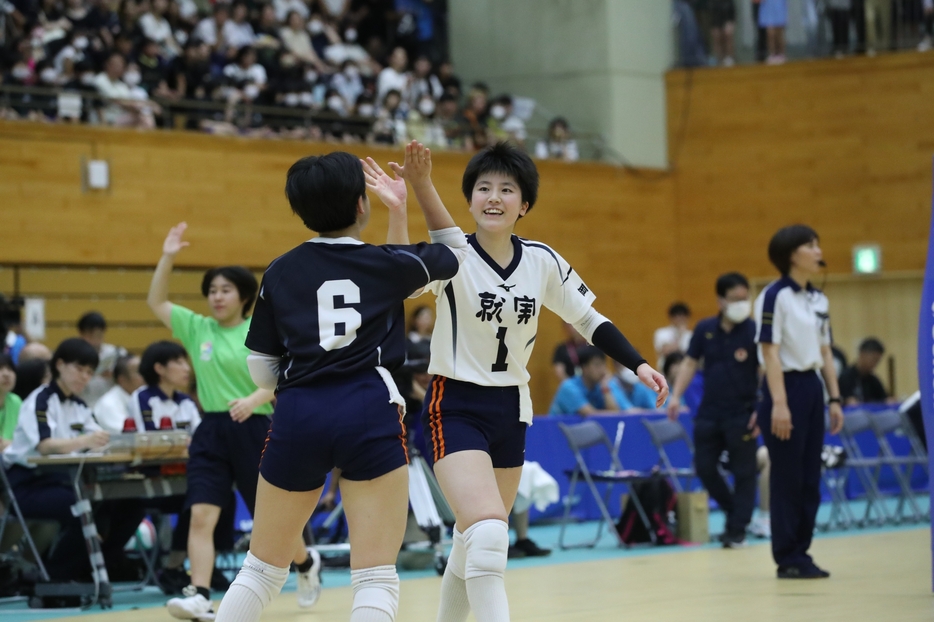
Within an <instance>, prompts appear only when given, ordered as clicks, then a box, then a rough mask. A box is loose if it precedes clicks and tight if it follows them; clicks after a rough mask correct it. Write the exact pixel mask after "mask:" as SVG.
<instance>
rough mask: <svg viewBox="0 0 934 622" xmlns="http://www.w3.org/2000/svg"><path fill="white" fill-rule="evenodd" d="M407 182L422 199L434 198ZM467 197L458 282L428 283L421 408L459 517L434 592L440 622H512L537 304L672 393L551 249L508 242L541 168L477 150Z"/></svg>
mask: <svg viewBox="0 0 934 622" xmlns="http://www.w3.org/2000/svg"><path fill="white" fill-rule="evenodd" d="M426 182H427V183H422V184H414V183H413V190H414V191H415V196H416V197H417V198H418V200H419V202H420V203H422V202H424V201H431V200H436V198H437V194H436V193H435V192H434V188H433V187H431V181H430V179H427V180H426ZM462 190H463V193H464V196H465V197H466V199H467V201H468V204H469V206H470V214H471V215H472V216H473V218H474V220H475V221H476V223H477V232H476V233H474V234H471V235H469V236H467V241H468V244H469V250H468V254H467V258H466V259H465V261H464V263H463V264H462V265H461V269H460V271H459V272H458V273H457V275H456V276H455V277H454V278H452V279H450V280H447V281H437V282H434V283H431V284H429V286H428V289H429V290H431V291H432V292H433V293H434V294H435V295H436V296H437V298H438V300H437V304H438V310H437V321H436V324H435V330H434V333H433V335H432V339H431V364H430V366H429V369H428V371H429V372H430V373H432V374H434V375H435V377H434V379H433V380H432V383H431V387H430V390H429V392H428V395H426V397H425V410H424V411H423V413H422V417H423V420H424V421H425V424H426V430H429V432H430V435H431V441H432V446H433V453H434V456H433V457H434V460H435V467H434V468H435V474H436V475H437V477H438V481H439V483H440V484H441V488H442V490H443V491H444V494H445V496H446V497H447V500H448V501H449V502H450V504H451V507H452V508H453V510H454V514H455V516H456V519H457V522H456V525H455V529H454V548H453V550H452V552H451V556H450V558H449V560H448V565H447V569H446V570H445V573H444V579H443V581H442V584H441V585H442V587H441V606H440V610H439V612H438V620H439V621H443V622H452V621H454V622H461V621H463V620H466V619H467V615H468V613H469V611H470V610H473V613H474V616H475V617H476V619H477V621H478V622H501V621H504V620H508V619H509V605H508V603H507V599H506V589H505V584H504V582H503V572H504V570H505V568H506V553H507V549H508V546H509V536H508V526H507V522H506V521H507V517H508V516H509V512H510V509H511V508H512V504H513V501H514V500H515V497H516V490H517V488H518V485H519V477H520V475H521V473H522V468H521V467H522V463H523V460H524V454H525V432H526V428H527V427H528V425H529V424H530V423H531V422H532V400H531V398H530V396H529V389H528V382H529V373H528V371H527V370H526V364H527V363H528V360H529V356H530V355H531V353H532V347H533V345H534V343H535V336H536V333H537V331H538V319H539V317H540V315H541V311H542V308H543V307H547V308H549V309H551V310H552V311H554V312H555V313H557V314H558V315H559V316H561V318H562V319H563V320H564V321H566V322H568V323H570V324H572V325H574V327H575V328H577V330H578V331H580V333H581V334H582V335H584V337H586V338H587V340H588V341H590V342H591V343H593V344H594V345H595V346H597V347H598V348H599V349H601V350H602V351H603V352H605V353H606V354H607V355H609V356H610V357H612V358H614V359H615V360H617V361H619V362H620V363H622V364H624V365H625V366H626V367H629V368H630V369H632V370H633V371H634V372H635V373H636V374H637V375H638V376H639V379H640V380H641V381H642V382H643V383H645V384H646V385H647V386H648V387H649V388H651V389H653V390H654V391H656V392H657V393H658V400H657V406H661V405H662V404H663V403H664V402H665V399H666V397H667V395H668V385H667V383H666V382H665V378H664V376H663V375H662V374H660V373H658V372H657V371H655V370H654V369H652V367H651V366H649V365H648V364H647V363H646V361H645V359H644V358H643V357H642V356H641V355H640V354H639V353H638V352H637V351H636V349H635V348H634V347H633V346H632V345H631V344H630V343H629V341H628V340H627V339H626V338H625V337H624V336H623V334H622V333H621V332H620V331H619V330H618V329H617V328H616V327H615V326H614V325H613V323H612V322H610V320H608V319H607V318H605V317H603V316H602V315H600V314H599V313H597V311H596V310H594V308H593V307H592V304H593V301H594V298H595V296H594V294H593V292H591V291H590V289H589V288H588V287H587V286H586V285H585V284H584V282H583V281H582V280H581V278H580V277H579V276H578V275H577V273H576V272H575V271H574V270H573V269H572V268H571V267H570V266H569V265H568V263H567V262H566V261H564V259H562V258H561V256H560V255H558V254H557V253H556V252H555V251H553V250H552V249H551V248H549V247H548V246H546V245H544V244H541V243H539V242H533V241H531V240H524V239H522V238H519V237H517V236H515V235H513V229H514V228H515V225H516V221H517V220H518V219H519V218H521V217H522V216H524V215H525V214H527V213H528V211H529V210H530V209H532V207H533V205H534V204H535V199H536V195H537V193H538V171H537V170H536V168H535V164H534V163H533V162H532V160H531V159H530V158H529V156H528V155H526V154H525V153H524V152H522V151H521V150H519V149H518V148H516V147H514V146H512V145H509V144H507V143H499V144H496V145H494V146H492V147H489V148H487V149H484V150H483V151H481V152H480V153H478V154H477V155H476V156H474V157H473V159H472V160H471V161H470V163H469V164H468V165H467V169H466V171H465V172H464V178H463V183H462Z"/></svg>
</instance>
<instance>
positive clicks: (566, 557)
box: [0, 496, 930, 622]
mask: <svg viewBox="0 0 934 622" xmlns="http://www.w3.org/2000/svg"><path fill="white" fill-rule="evenodd" d="M918 502H919V503H920V504H922V505H923V506H924V507H928V505H929V499H928V497H927V496H919V497H918ZM890 503H894V501H890ZM852 509H853V511H854V512H855V513H857V514H861V513H862V511H863V509H864V508H863V502H862V501H853V502H852ZM829 513H830V505H829V504H824V505H823V506H822V507H821V510H820V512H819V514H818V524H821V523H824V522H826V521H827V519H828V517H829ZM723 526H724V516H723V514H722V513H720V512H713V513H711V515H710V533H711V534H712V536H715V535H716V534H719V533H721V532H722V531H723ZM929 528H930V525H929V524H927V523H921V524H919V523H912V524H904V525H897V526H885V527H871V528H864V529H849V530H838V531H830V532H820V531H818V532H817V533H816V534H815V539H822V538H846V537H851V536H859V535H864V534H878V533H885V532H891V531H909V530H928V529H929ZM559 529H560V525H557V524H549V525H539V526H532V527H531V528H530V530H529V537H530V538H532V539H533V540H535V541H536V542H537V543H538V544H539V545H540V546H542V547H547V548H552V549H553V550H552V554H551V555H550V556H548V557H535V558H523V559H510V560H509V569H510V570H511V569H520V568H536V567H543V566H557V565H563V564H576V563H582V562H590V561H599V560H606V559H626V558H633V557H641V556H647V555H678V554H679V553H684V552H686V551H693V550H697V549H698V548H711V549H717V548H720V544H719V543H716V542H711V543H708V544H686V545H679V546H659V547H652V546H635V547H631V548H620V547H618V546H616V539H615V538H614V537H613V535H612V534H610V533H608V532H606V530H604V534H603V537H602V538H601V539H600V541H599V542H598V544H597V545H596V546H595V547H594V548H592V549H570V550H566V551H562V550H559V549H558V548H557V542H558V530H559ZM595 529H596V523H595V522H592V521H586V522H580V523H574V524H572V525H569V526H568V528H567V534H566V539H567V541H568V542H572V543H573V542H577V541H582V540H587V539H590V538H592V537H593V535H594V530H595ZM747 543H748V546H752V547H755V546H764V547H767V546H768V545H769V541H768V540H765V539H756V538H752V537H750V538H749V539H747ZM725 554H729V552H725ZM242 560H243V556H242V555H240V556H238V558H237V559H236V563H237V564H239V563H241V562H242ZM769 572H771V569H769ZM399 576H400V578H401V579H402V581H406V580H411V579H424V578H431V577H437V574H436V573H435V571H434V570H433V569H428V570H400V572H399ZM322 578H323V585H324V589H325V590H328V589H332V588H336V587H347V586H349V585H350V571H349V570H347V569H329V568H325V569H324V572H323V575H322ZM439 586H440V583H439ZM404 589H405V587H404V586H403V590H404ZM294 592H295V575H294V574H292V575H291V576H290V577H289V580H288V582H287V583H286V585H285V588H284V589H283V593H285V594H288V593H294ZM326 595H327V592H326V591H325V597H326ZM218 597H219V595H215V598H216V599H217V598H218ZM167 598H168V597H167V596H165V595H164V594H162V592H161V591H159V590H158V589H157V588H155V587H148V588H146V589H144V590H141V591H131V592H119V593H116V594H114V607H113V609H112V610H111V611H114V612H127V614H128V615H127V616H126V618H125V619H132V613H131V612H133V611H135V610H141V609H151V608H158V607H162V606H164V604H165V601H166V600H167ZM24 607H25V604H24V603H15V604H10V605H4V606H0V616H2V619H3V620H4V621H6V622H20V621H24V622H25V621H29V622H33V621H38V620H47V619H57V618H67V617H73V616H80V615H90V614H99V613H101V609H100V608H99V607H97V606H94V607H92V608H90V609H88V610H87V611H83V612H81V611H75V610H73V609H71V610H54V609H53V610H49V609H45V610H36V611H28V610H24ZM311 611H313V609H312V610H309V612H311ZM166 619H167V620H171V619H172V618H171V617H169V615H168V614H167V613H166Z"/></svg>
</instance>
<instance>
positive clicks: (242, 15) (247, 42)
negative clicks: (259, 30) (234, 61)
mask: <svg viewBox="0 0 934 622" xmlns="http://www.w3.org/2000/svg"><path fill="white" fill-rule="evenodd" d="M247 17H249V10H248V9H247V5H246V3H245V2H237V3H235V4H234V5H233V7H231V9H230V19H229V20H227V22H226V23H225V24H224V41H226V42H227V45H228V46H230V47H231V48H234V49H237V50H239V49H242V48H244V47H252V46H253V43H254V42H255V41H256V33H254V32H253V26H252V25H251V24H250V22H249V21H247Z"/></svg>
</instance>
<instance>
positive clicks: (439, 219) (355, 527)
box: [217, 147, 466, 622]
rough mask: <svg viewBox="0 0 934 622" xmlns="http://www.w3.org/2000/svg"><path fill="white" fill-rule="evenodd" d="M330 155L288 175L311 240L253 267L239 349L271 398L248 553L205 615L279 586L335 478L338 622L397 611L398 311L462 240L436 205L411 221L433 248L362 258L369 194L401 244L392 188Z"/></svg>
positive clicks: (225, 612) (401, 319) (401, 467)
mask: <svg viewBox="0 0 934 622" xmlns="http://www.w3.org/2000/svg"><path fill="white" fill-rule="evenodd" d="M411 154H412V150H411V147H409V148H407V150H406V160H405V162H404V166H402V167H398V166H396V167H395V169H396V170H397V171H398V172H400V173H402V174H403V175H404V176H405V177H406V178H408V179H410V180H412V181H413V183H416V182H417V180H418V179H419V178H420V177H427V174H428V172H427V170H426V169H425V166H424V161H423V160H418V159H414V160H413V159H412V157H411ZM363 164H364V166H365V167H366V172H365V171H364V166H361V162H360V161H359V160H357V158H355V157H354V156H351V155H350V154H348V153H343V152H336V153H331V154H328V155H324V156H320V157H308V158H303V159H301V160H299V161H298V162H296V163H295V164H294V165H293V166H292V168H291V169H289V173H288V177H287V180H286V195H287V196H288V199H289V203H290V204H291V206H292V210H293V211H294V212H295V213H296V214H298V215H299V216H300V217H301V218H302V221H303V222H304V223H305V225H306V226H307V227H308V228H309V229H311V230H313V231H316V232H318V233H319V236H318V237H316V238H313V239H311V240H309V241H308V242H306V243H304V244H302V245H300V246H298V247H296V248H294V249H292V250H291V251H289V252H287V253H285V254H284V255H282V256H281V257H279V258H278V259H276V260H274V261H273V262H272V263H271V264H270V265H269V267H268V268H267V269H266V273H265V275H264V276H263V282H262V285H261V287H260V293H259V299H258V300H257V303H256V309H255V311H254V313H253V319H252V323H251V325H250V332H249V335H248V336H247V340H246V344H247V347H248V348H249V349H250V350H251V352H252V353H251V355H250V357H249V361H248V362H249V365H250V371H251V375H252V377H253V379H254V381H255V382H256V383H257V385H258V386H261V387H266V388H274V387H275V388H276V389H277V395H278V399H277V403H276V408H275V413H274V423H273V425H272V427H271V429H270V432H269V436H268V438H267V442H266V448H265V450H264V452H263V457H262V461H261V464H260V479H259V485H258V487H257V497H256V514H255V517H254V523H253V534H252V539H251V542H250V552H249V554H248V555H247V558H246V561H245V562H244V564H243V567H242V569H241V570H240V573H239V574H238V575H237V578H236V580H235V581H234V582H233V584H232V585H231V587H230V590H229V591H228V592H227V595H226V596H225V598H224V600H223V601H222V603H221V606H220V609H219V610H218V613H217V620H221V621H222V622H234V621H235V622H240V621H243V622H253V621H255V620H258V619H259V617H260V614H261V613H262V611H263V608H264V607H265V606H266V605H267V604H268V603H269V602H270V600H271V599H272V597H273V596H275V594H277V593H278V592H279V590H280V589H281V588H282V585H283V583H284V582H285V580H286V577H287V576H288V566H289V562H290V561H291V556H292V547H291V544H292V543H293V542H294V540H295V537H297V536H298V535H299V534H300V533H301V531H302V528H303V527H304V525H305V523H306V522H307V520H308V517H309V516H310V515H311V513H312V511H313V510H314V509H315V506H316V504H317V502H318V499H319V497H320V496H321V492H322V487H323V485H324V482H325V478H326V476H327V474H328V473H329V472H330V471H331V469H333V468H334V467H337V468H339V469H341V496H342V501H343V505H344V510H345V512H346V515H347V521H348V529H349V535H350V567H351V584H352V586H353V591H354V599H353V608H352V611H351V615H350V619H351V621H352V622H391V621H392V620H394V619H395V615H396V611H397V609H398V600H399V577H398V575H397V574H396V568H395V560H396V556H397V555H398V553H399V549H400V548H401V545H402V537H403V533H404V531H405V523H406V517H407V511H408V471H407V469H406V464H407V462H408V455H407V453H406V448H405V428H404V426H403V423H402V416H403V415H404V412H405V410H404V401H403V400H402V397H401V396H400V395H399V392H398V389H397V388H396V386H395V383H394V382H393V380H392V377H391V376H390V371H391V370H392V369H394V368H396V367H398V366H400V365H401V364H402V363H403V362H404V360H405V312H404V308H403V304H402V303H403V301H404V300H405V299H406V298H408V297H409V296H410V295H411V294H412V293H414V292H416V291H420V290H421V289H422V288H423V287H424V286H426V285H427V284H428V283H429V282H430V281H433V280H437V279H449V278H451V277H452V276H454V275H455V274H456V273H457V270H458V266H459V263H460V259H459V257H460V258H462V257H463V255H464V252H465V247H466V243H465V241H464V234H463V232H462V231H461V230H460V229H458V228H457V227H456V225H455V224H454V221H453V220H452V219H451V217H450V215H449V214H448V213H447V211H446V210H445V209H444V206H443V205H442V204H441V202H440V199H439V200H437V201H434V202H429V203H427V204H425V205H424V207H423V210H424V213H425V220H426V222H427V224H428V227H429V229H430V230H432V231H433V233H434V235H435V237H436V238H438V239H441V240H443V241H445V242H448V243H450V244H451V246H453V247H458V246H459V247H460V249H457V248H449V247H448V246H445V245H444V244H427V243H422V244H417V245H398V246H389V245H387V246H373V245H370V244H365V243H363V242H362V241H361V240H360V234H361V231H362V229H363V228H364V227H365V226H366V224H367V221H368V220H369V216H370V204H369V200H368V199H367V196H366V188H367V186H369V187H370V188H371V189H372V190H373V191H374V192H375V193H377V194H378V195H379V196H380V198H382V199H383V200H384V202H386V203H387V205H389V206H390V219H391V222H390V231H391V232H392V233H393V235H394V236H397V237H405V233H404V232H405V231H406V226H405V193H406V191H405V181H403V180H402V179H401V178H400V177H397V178H396V179H392V178H390V177H389V176H388V175H385V174H384V173H382V171H381V170H379V168H378V167H377V166H376V165H375V162H372V160H371V161H370V162H369V163H363Z"/></svg>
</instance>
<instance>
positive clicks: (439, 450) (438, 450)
mask: <svg viewBox="0 0 934 622" xmlns="http://www.w3.org/2000/svg"><path fill="white" fill-rule="evenodd" d="M446 380H447V378H445V377H444V376H442V377H441V380H440V382H439V383H438V399H437V400H436V401H435V414H434V419H435V425H436V427H437V429H438V443H437V445H436V446H435V462H437V461H438V460H441V458H443V457H444V426H443V424H442V423H441V400H443V399H444V382H445V381H446Z"/></svg>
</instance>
